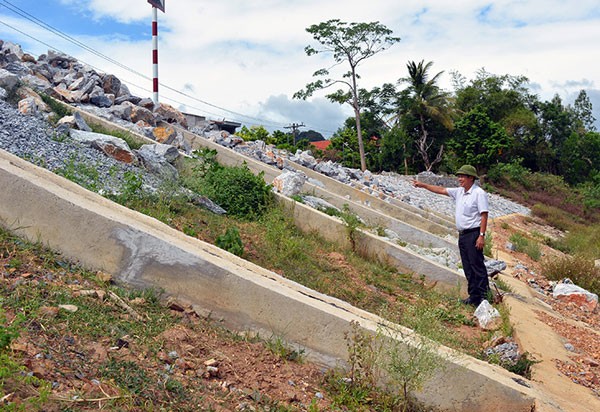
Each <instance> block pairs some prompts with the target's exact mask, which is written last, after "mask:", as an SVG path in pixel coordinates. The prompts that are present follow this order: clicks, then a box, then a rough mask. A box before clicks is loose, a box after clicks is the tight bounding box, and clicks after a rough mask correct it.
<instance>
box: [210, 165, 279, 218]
mask: <svg viewBox="0 0 600 412" xmlns="http://www.w3.org/2000/svg"><path fill="white" fill-rule="evenodd" d="M263 176H264V172H260V173H259V174H258V175H254V174H252V172H251V171H250V169H249V168H248V166H246V165H245V164H244V165H242V166H235V167H228V166H221V167H212V168H211V169H210V170H209V171H208V172H207V174H206V176H205V178H204V180H203V181H202V182H201V188H200V191H201V194H203V195H205V196H207V197H208V198H210V199H211V200H212V201H213V202H215V203H217V204H218V205H220V206H221V207H222V208H224V209H225V210H226V211H227V214H229V215H230V216H235V217H239V218H242V219H248V220H253V219H256V218H259V217H260V216H262V215H263V213H264V212H265V211H266V210H267V208H268V206H269V204H270V203H271V201H272V199H273V195H272V193H271V186H270V185H267V184H265V181H264V179H263Z"/></svg>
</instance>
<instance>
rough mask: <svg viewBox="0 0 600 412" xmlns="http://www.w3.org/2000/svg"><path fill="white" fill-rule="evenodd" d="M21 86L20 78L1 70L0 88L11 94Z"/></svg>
mask: <svg viewBox="0 0 600 412" xmlns="http://www.w3.org/2000/svg"><path fill="white" fill-rule="evenodd" d="M18 85H19V76H17V75H16V74H13V73H11V72H9V71H7V70H4V69H0V87H2V88H3V89H5V90H6V91H7V92H8V93H11V92H12V91H13V90H15V89H16V87H17V86H18Z"/></svg>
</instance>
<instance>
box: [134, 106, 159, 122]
mask: <svg viewBox="0 0 600 412" xmlns="http://www.w3.org/2000/svg"><path fill="white" fill-rule="evenodd" d="M131 121H132V122H133V123H138V122H140V121H142V122H144V123H146V124H148V125H150V126H156V119H155V118H154V113H152V112H151V111H150V110H148V109H146V108H145V107H142V106H133V107H132V108H131Z"/></svg>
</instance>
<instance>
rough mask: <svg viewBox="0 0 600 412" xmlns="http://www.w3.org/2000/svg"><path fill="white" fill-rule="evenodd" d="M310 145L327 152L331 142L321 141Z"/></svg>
mask: <svg viewBox="0 0 600 412" xmlns="http://www.w3.org/2000/svg"><path fill="white" fill-rule="evenodd" d="M310 144H311V145H312V146H314V147H316V148H317V149H319V150H325V149H327V148H328V147H329V145H330V144H331V140H319V141H317V142H310Z"/></svg>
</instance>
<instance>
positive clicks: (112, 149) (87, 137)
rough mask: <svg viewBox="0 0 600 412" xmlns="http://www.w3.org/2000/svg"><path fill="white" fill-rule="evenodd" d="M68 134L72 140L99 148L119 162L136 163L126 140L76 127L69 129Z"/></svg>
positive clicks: (135, 158)
mask: <svg viewBox="0 0 600 412" xmlns="http://www.w3.org/2000/svg"><path fill="white" fill-rule="evenodd" d="M69 134H70V136H71V138H73V140H76V141H78V142H80V143H83V144H87V145H89V146H90V147H93V148H96V149H98V150H101V151H102V152H104V153H105V154H106V155H108V156H110V157H112V158H114V159H116V160H118V161H120V162H124V163H136V161H137V157H136V155H135V153H133V151H132V150H131V149H130V148H129V145H128V144H127V142H125V141H124V140H122V139H119V138H118V137H114V136H109V135H105V134H101V133H93V132H86V131H82V130H76V129H71V130H70V132H69Z"/></svg>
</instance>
